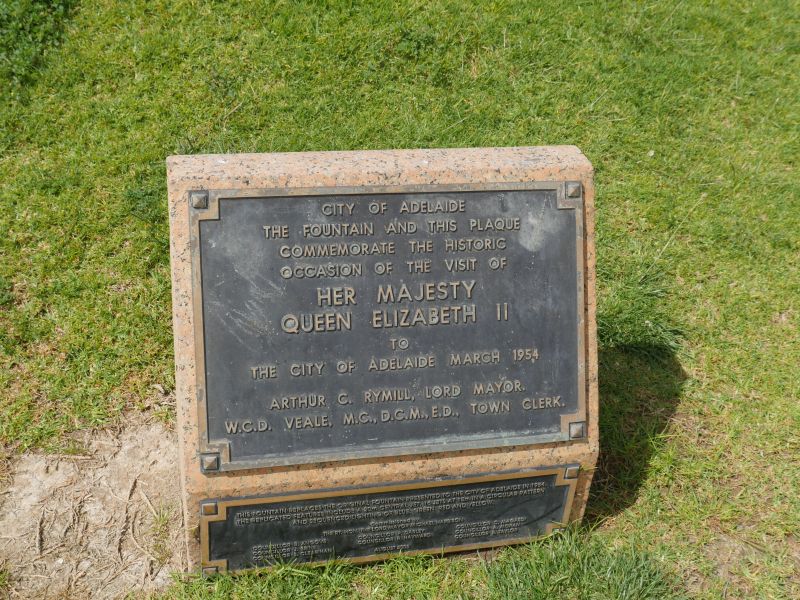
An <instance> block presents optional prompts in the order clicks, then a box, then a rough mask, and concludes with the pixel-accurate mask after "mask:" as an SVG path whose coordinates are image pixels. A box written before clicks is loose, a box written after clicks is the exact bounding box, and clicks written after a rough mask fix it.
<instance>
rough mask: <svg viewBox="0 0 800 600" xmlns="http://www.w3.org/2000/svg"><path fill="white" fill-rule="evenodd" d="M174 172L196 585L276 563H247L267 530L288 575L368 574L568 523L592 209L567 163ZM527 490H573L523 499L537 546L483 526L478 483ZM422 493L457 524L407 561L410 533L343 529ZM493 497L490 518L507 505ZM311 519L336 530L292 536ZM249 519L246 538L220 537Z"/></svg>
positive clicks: (384, 160) (522, 160)
mask: <svg viewBox="0 0 800 600" xmlns="http://www.w3.org/2000/svg"><path fill="white" fill-rule="evenodd" d="M167 162H168V180H169V196H170V197H169V199H170V223H171V251H172V273H173V311H174V314H173V317H174V328H175V354H176V368H177V378H176V385H177V404H178V421H179V436H180V445H181V461H180V463H181V480H182V487H183V490H184V503H185V504H184V510H185V520H186V523H187V527H188V530H187V544H188V550H189V552H188V555H189V557H190V559H191V560H192V561H193V564H194V565H197V563H198V562H201V563H202V565H203V566H204V567H206V568H207V569H214V568H221V569H224V568H227V567H228V566H230V568H241V567H244V566H247V565H248V564H251V563H258V564H260V563H266V562H269V560H268V557H266V555H264V553H263V552H260V551H259V550H257V548H256V546H258V547H261V546H263V543H262V544H259V543H257V542H258V539H262V542H264V543H266V542H270V541H271V542H272V543H274V542H275V541H276V539H271V540H266V539H263V538H265V537H266V538H269V535H270V534H269V533H268V532H270V531H272V532H273V533H274V531H275V529H274V527H275V526H277V525H278V524H280V525H281V527H284V529H282V531H283V532H284V533H283V534H282V535H284V536H288V537H293V536H294V537H297V539H294V540H292V539H286V540H284V542H287V543H289V542H295V543H294V545H292V544H288V545H286V546H284V551H283V552H282V553H281V552H279V553H278V555H279V556H281V557H283V558H299V559H302V560H320V559H322V558H323V557H322V554H323V553H324V552H327V551H330V550H333V551H335V552H336V553H337V554H339V555H342V556H345V557H349V558H351V559H354V560H363V559H369V558H374V557H375V556H378V555H383V554H387V553H392V552H397V551H424V550H435V549H438V548H440V547H441V546H442V545H445V546H447V547H452V548H453V549H459V548H467V547H469V548H472V547H481V546H488V545H498V544H504V543H513V542H515V541H519V540H520V539H525V538H529V537H531V536H534V535H538V534H540V533H543V532H545V531H547V530H549V529H550V528H551V527H552V526H554V525H555V524H556V523H557V522H560V521H562V520H563V521H566V520H572V519H576V518H580V516H581V515H582V512H583V509H584V506H585V502H586V495H587V492H588V486H589V482H590V480H591V473H592V469H593V468H594V464H595V461H596V457H597V449H598V441H597V440H598V435H597V388H596V377H597V363H596V350H595V346H596V341H595V327H594V299H595V296H594V244H593V235H594V229H593V197H594V188H593V182H592V171H591V166H590V164H589V162H588V161H587V160H586V158H585V157H584V156H583V155H582V154H581V153H580V151H579V150H578V149H577V148H574V147H571V146H565V147H546V148H497V149H458V150H414V151H379V152H318V153H298V154H265V155H225V156H188V157H187V156H176V157H170V158H169V159H168V161H167ZM499 240H502V244H500V243H499ZM331 253H333V254H331ZM389 263H391V265H392V267H391V268H392V271H391V272H387V271H388V267H387V265H388V264H389ZM343 270H344V271H343ZM431 363H433V364H431ZM292 369H295V371H293V370H292ZM543 473H547V474H548V475H547V476H546V477H545V476H544V475H542V474H543ZM520 477H523V478H528V479H526V481H528V480H530V481H534V479H535V478H536V477H538V478H539V479H536V481H540V480H541V481H543V480H544V479H542V478H543V477H545V478H547V477H549V478H550V479H548V481H550V480H552V481H550V483H549V484H548V485H556V484H555V482H556V480H557V481H558V482H560V487H558V488H552V490H557V489H558V490H560V489H563V490H565V491H564V494H566V495H564V494H561V492H558V494H556V495H555V496H547V497H548V498H550V500H548V502H551V503H552V499H553V498H555V497H556V496H557V497H559V498H562V500H563V501H562V502H561V505H560V506H558V507H555V508H554V507H553V506H551V505H550V504H547V503H546V502H545V503H544V504H542V502H544V500H543V498H544V497H545V496H541V497H539V496H536V497H534V495H532V496H531V497H530V499H529V500H530V502H529V507H530V508H531V510H534V511H535V508H536V506H544V507H547V510H546V511H545V512H544V513H542V514H540V515H539V517H540V518H545V519H546V518H549V517H547V515H552V519H551V520H550V522H549V525H547V526H543V527H540V526H538V525H537V526H525V527H516V528H515V527H514V524H513V523H511V524H509V523H510V521H509V523H504V524H501V523H499V522H498V521H497V519H493V518H487V520H486V521H482V520H481V519H480V518H478V517H479V515H480V513H481V510H480V503H478V504H475V502H478V501H477V500H476V498H478V496H476V495H475V494H478V495H479V491H480V489H483V488H481V487H480V485H483V484H478V483H474V482H475V481H478V480H481V481H483V480H485V479H486V478H490V479H492V481H493V482H496V483H492V484H491V486H490V487H492V486H497V487H499V488H500V489H502V490H504V491H503V492H502V494H511V495H512V496H513V494H515V493H517V492H515V491H514V490H519V489H522V488H519V487H513V481H514V480H515V479H518V478H520ZM531 478H533V479H531ZM553 478H555V479H553ZM465 482H473V483H465ZM470 485H473V486H478V487H475V488H474V489H473V488H470V487H469V486H470ZM538 485H539V484H537V486H538ZM398 486H400V487H402V490H401V491H398ZM430 486H433V488H432V489H435V490H438V491H436V492H433V491H426V492H425V493H426V494H429V495H428V496H423V497H424V498H430V497H434V496H430V494H434V495H435V494H438V496H436V497H442V498H450V495H452V494H455V496H453V498H456V499H458V498H461V495H460V494H462V495H463V494H466V496H465V498H468V501H467V500H464V499H463V498H462V500H461V501H458V502H455V504H456V505H457V506H454V507H453V509H452V511H450V513H451V514H452V518H454V519H458V518H459V515H460V517H461V518H462V520H463V522H460V523H458V524H457V523H455V521H453V522H449V521H448V517H447V516H446V514H445V512H437V513H436V514H435V515H433V516H432V515H430V514H428V515H425V514H421V515H420V516H419V521H418V522H417V524H416V525H417V529H418V530H419V531H420V537H419V541H418V542H415V543H409V544H408V545H403V544H400V543H397V539H398V538H397V532H399V531H401V529H402V528H407V527H408V526H409V522H410V521H408V519H412V520H413V519H414V518H416V517H414V516H413V515H405V517H403V518H405V519H406V520H405V521H404V520H403V518H401V516H399V515H398V516H397V517H396V518H395V519H394V521H393V523H394V524H391V523H390V524H389V525H384V526H382V528H381V527H378V529H381V531H380V532H378V531H377V529H376V530H374V531H373V529H375V527H376V526H375V525H374V524H373V523H372V522H371V521H369V519H367V521H364V516H363V514H360V515H358V519H361V520H359V521H358V523H356V522H354V521H353V519H355V518H356V515H355V513H354V514H353V515H350V516H348V515H349V513H347V510H349V509H348V508H347V507H352V506H361V505H362V504H364V503H366V504H365V505H368V506H382V505H383V504H384V503H387V502H388V503H390V504H391V503H395V504H396V505H397V506H400V505H401V504H402V503H403V502H407V501H408V498H410V497H412V496H415V495H419V494H422V493H423V492H421V491H420V490H423V489H427V488H428V487H430ZM464 486H466V487H464ZM470 489H473V491H457V490H470ZM488 489H489V488H487V490H488ZM531 489H533V488H531ZM536 489H537V494H539V490H538V488H536ZM548 489H550V488H548ZM454 490H456V491H454ZM475 490H478V491H475ZM480 493H483V492H480ZM526 493H527V492H526ZM541 493H542V494H544V492H541ZM547 493H548V494H552V493H555V492H552V491H551V492H547ZM397 494H400V496H398V495H397ZM486 494H489V492H486ZM491 494H493V496H492V497H493V498H494V500H492V501H493V502H494V501H496V502H498V503H499V504H498V505H497V507H496V508H497V510H498V511H501V510H502V506H503V505H502V503H503V502H504V501H505V500H503V498H506V496H503V495H502V494H500V495H498V494H499V493H498V492H491ZM491 494H490V495H491ZM559 494H561V495H559ZM339 497H346V498H348V499H349V500H348V502H349V503H350V504H345V503H343V501H341V500H333V499H332V498H334V499H335V498H339ZM487 497H489V496H487ZM537 498H538V499H537ZM332 503H333V504H332ZM537 503H539V504H537ZM317 505H319V506H320V507H321V508H318V509H316V508H314V509H313V510H314V511H316V512H315V514H317V515H318V516H317V517H316V518H317V519H318V520H322V521H325V522H328V523H329V524H330V528H328V529H325V528H324V527H322V528H317V529H315V528H314V527H316V525H314V524H311V525H313V527H311V529H309V528H308V527H309V524H308V523H306V522H304V520H303V519H299V518H296V516H297V515H298V514H300V513H301V512H308V511H309V510H312V508H313V507H314V506H317ZM242 506H245V507H246V508H247V511H248V512H247V514H249V515H261V517H259V518H260V519H261V520H260V521H258V522H257V523H255V524H254V523H253V522H252V521H251V520H247V519H245V521H242V517H241V516H237V517H236V518H237V519H239V521H237V522H236V523H233V522H232V521H230V520H229V519H228V516H227V514H228V511H229V510H231V511H233V513H231V514H232V515H233V514H234V513H236V514H237V515H240V514H241V511H242V510H244V509H241V508H240V507H242ZM459 506H460V508H459ZM486 506H489V504H486ZM232 507H239V508H232ZM276 507H280V508H281V511H282V514H283V515H284V516H283V517H280V518H279V517H277V516H276V515H278V514H279V513H280V512H281V511H278V512H276ZM336 507H338V508H336ZM342 511H344V512H342ZM487 511H488V513H489V514H491V510H489V509H487ZM422 512H424V511H422ZM334 513H335V514H336V515H338V516H335V517H323V516H322V515H325V514H334ZM287 514H288V515H291V514H294V515H295V517H291V518H290V517H287V516H285V515H287ZM381 514H382V513H381ZM531 514H533V513H530V514H529V515H528V517H529V520H530V519H533V517H531ZM265 515H266V516H265ZM543 515H544V516H543ZM376 518H377V517H376ZM382 518H383V519H384V521H386V520H387V518H388V516H387V515H385V514H383V516H382ZM520 518H521V517H520ZM226 519H228V520H226ZM248 519H249V517H248ZM287 519H288V520H287ZM326 519H327V521H326ZM358 519H357V520H358ZM431 519H432V520H431ZM391 520H392V519H389V521H391ZM512 520H513V519H512ZM533 520H534V521H535V520H536V519H533ZM229 521H230V522H229ZM531 522H532V521H531ZM537 522H538V521H537ZM226 523H227V525H226V527H227V529H225V528H224V527H223V525H225V524H226ZM520 523H522V521H520ZM220 527H223V529H220ZM265 527H266V529H264V528H265ZM526 527H527V528H526ZM259 528H260V529H259ZM201 530H202V536H200V533H201ZM215 532H217V533H215ZM220 532H221V533H220ZM337 532H339V533H338V537H337ZM342 532H344V533H342ZM393 532H394V533H393ZM312 533H313V534H314V535H311V534H312ZM237 535H241V536H242V540H245V539H246V540H249V542H247V544H245V545H248V544H249V546H248V549H247V550H245V551H242V552H239V551H238V550H237V552H239V554H236V553H233V554H231V555H230V557H229V558H230V560H231V564H230V565H228V564H227V561H226V559H225V558H221V555H215V554H214V553H215V552H216V551H217V550H215V549H214V548H224V547H225V544H226V543H230V539H231V536H234V537H236V536H237ZM304 535H305V536H307V537H308V536H311V537H313V538H314V539H316V540H321V539H323V538H324V539H326V540H327V541H325V542H319V541H318V542H315V543H317V546H314V547H312V546H309V545H308V543H305V545H303V543H302V539H301V538H302V537H303V536H304ZM326 535H327V536H328V537H327V538H326V537H325V536H326ZM214 536H222V537H214ZM342 536H343V537H342ZM201 537H202V544H201ZM279 537H280V536H279ZM209 540H210V541H211V543H209ZM225 540H227V541H225ZM359 540H360V541H359ZM381 540H383V541H384V542H385V543H383V542H381ZM362 542H363V543H362ZM428 542H429V543H428ZM215 544H216V546H215ZM220 544H222V545H220ZM426 544H427V545H426ZM201 545H202V546H203V548H202V552H201ZM240 550H241V548H240ZM248 552H249V554H248ZM223 554H225V552H223ZM234 554H235V556H234ZM248 557H249V558H248ZM248 561H249V562H248Z"/></svg>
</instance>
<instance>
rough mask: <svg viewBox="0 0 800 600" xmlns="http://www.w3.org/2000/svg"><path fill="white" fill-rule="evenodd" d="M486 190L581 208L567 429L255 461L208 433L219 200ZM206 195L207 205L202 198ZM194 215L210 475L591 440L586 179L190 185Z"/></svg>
mask: <svg viewBox="0 0 800 600" xmlns="http://www.w3.org/2000/svg"><path fill="white" fill-rule="evenodd" d="M576 184H577V186H578V188H577V189H578V194H577V195H576V194H574V192H573V193H570V188H571V189H573V190H574V189H575V187H574V186H575V185H576ZM483 191H494V192H503V191H509V192H511V191H515V192H516V191H555V192H556V199H557V200H556V207H557V209H559V210H570V209H571V210H574V215H575V243H576V253H575V254H576V279H577V282H576V283H577V306H576V307H575V310H576V315H577V325H578V331H577V334H578V344H577V350H578V351H577V367H578V374H577V381H578V407H577V410H576V411H575V412H572V413H566V414H563V415H561V425H560V431H559V432H557V433H547V434H538V435H516V436H503V435H502V434H500V435H498V434H489V435H486V434H483V435H480V434H479V435H470V436H468V437H467V436H465V437H464V439H463V440H458V441H449V440H448V441H445V440H443V439H442V438H430V439H428V440H427V441H426V443H424V444H413V443H412V444H406V445H401V444H398V443H397V442H393V444H395V445H384V446H380V447H375V448H371V449H367V450H358V449H355V450H337V451H336V452H326V451H325V450H322V449H321V450H316V451H310V452H303V453H299V454H293V455H290V456H271V457H261V458H255V459H247V460H235V461H231V452H230V443H229V442H228V440H227V439H225V438H217V439H213V440H212V439H210V438H209V431H208V416H207V397H206V385H205V381H206V352H205V332H204V326H203V302H202V267H201V260H200V222H201V221H214V220H219V219H220V215H219V201H220V200H222V199H225V200H237V199H238V200H240V199H259V198H277V197H308V196H355V195H358V196H361V195H380V194H386V195H392V194H425V193H437V192H439V193H454V192H455V193H457V192H483ZM199 194H202V196H203V200H204V201H203V202H201V203H197V202H195V201H194V198H195V197H197V196H198V195H199ZM186 202H187V203H188V209H189V210H188V215H189V248H190V252H189V254H190V262H191V282H192V285H191V295H192V297H191V306H192V311H193V315H194V318H193V323H194V339H195V395H196V397H195V401H196V402H197V419H198V423H197V427H198V442H199V444H198V446H199V447H198V453H199V455H200V466H201V471H202V472H203V473H204V474H205V475H213V474H215V473H235V472H241V471H248V470H253V469H259V468H271V467H292V466H301V465H309V464H320V463H347V462H350V461H357V460H362V459H371V458H389V457H396V456H415V455H429V456H430V455H442V456H447V455H452V454H453V453H457V452H459V451H463V450H488V449H498V448H507V447H512V446H514V447H520V448H525V447H530V448H533V447H537V446H541V445H543V444H550V443H559V442H561V443H569V442H580V441H584V440H585V439H586V435H587V427H586V422H587V419H588V413H587V406H586V398H587V395H588V394H589V385H590V382H589V381H588V378H587V372H586V366H587V364H588V363H589V361H590V356H589V354H588V348H587V346H586V338H587V334H588V332H587V330H586V328H587V322H586V318H585V316H586V281H585V276H584V274H585V269H586V262H587V257H586V247H585V219H586V210H585V205H584V190H583V186H582V184H581V182H578V181H574V180H548V181H523V182H508V181H505V182H502V181H500V182H482V183H464V184H435V183H432V184H410V185H363V186H319V187H297V188H288V187H275V188H227V189H222V188H221V189H207V190H199V189H198V190H194V189H192V190H188V191H187V192H186Z"/></svg>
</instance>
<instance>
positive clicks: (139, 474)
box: [0, 423, 186, 598]
mask: <svg viewBox="0 0 800 600" xmlns="http://www.w3.org/2000/svg"><path fill="white" fill-rule="evenodd" d="M75 447H76V448H80V449H81V453H80V454H75V455H72V454H71V455H50V454H40V453H29V454H24V455H22V456H19V457H16V458H13V459H11V461H10V464H9V465H8V475H7V477H6V480H5V481H0V564H2V565H3V567H4V569H5V570H6V571H7V573H8V581H7V586H8V587H7V589H6V590H5V593H6V594H8V596H9V597H10V598H120V597H124V596H126V595H128V594H130V593H131V592H133V593H137V592H138V593H142V592H143V593H147V592H150V591H154V590H156V589H159V588H162V587H164V586H166V585H168V584H169V583H170V582H171V578H170V573H172V572H175V571H181V570H183V569H184V567H185V564H186V556H185V550H184V544H183V538H182V531H181V530H182V522H181V507H180V489H179V484H178V482H179V477H178V463H177V458H178V457H177V454H178V452H177V440H176V436H175V433H174V432H171V431H169V430H167V429H166V428H165V427H164V426H163V425H162V424H160V423H136V424H132V425H129V426H127V427H126V428H124V429H123V430H122V431H120V432H109V431H105V432H100V433H95V434H91V435H89V434H83V435H81V436H77V437H76V438H75ZM2 595H3V590H0V597H1V596H2Z"/></svg>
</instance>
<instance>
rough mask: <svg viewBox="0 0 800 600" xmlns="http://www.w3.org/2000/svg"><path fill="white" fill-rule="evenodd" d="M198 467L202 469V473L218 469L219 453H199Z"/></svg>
mask: <svg viewBox="0 0 800 600" xmlns="http://www.w3.org/2000/svg"><path fill="white" fill-rule="evenodd" d="M200 468H201V469H203V472H204V473H206V472H208V471H219V453H217V452H215V453H214V454H201V455H200Z"/></svg>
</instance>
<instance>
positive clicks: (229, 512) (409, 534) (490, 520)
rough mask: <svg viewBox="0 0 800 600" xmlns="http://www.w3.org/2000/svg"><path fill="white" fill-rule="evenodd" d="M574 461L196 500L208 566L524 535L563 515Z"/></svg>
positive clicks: (363, 557) (469, 545)
mask: <svg viewBox="0 0 800 600" xmlns="http://www.w3.org/2000/svg"><path fill="white" fill-rule="evenodd" d="M565 474H575V475H576V474H577V465H567V466H562V467H558V468H553V469H543V470H539V471H528V472H523V473H505V474H498V475H491V476H484V477H472V478H466V479H453V480H447V481H438V482H428V483H420V482H417V483H411V484H406V485H393V486H387V487H382V488H367V489H359V490H342V491H337V492H328V493H327V494H307V495H300V496H294V497H289V498H287V497H273V498H255V499H228V500H210V501H207V502H204V503H203V504H202V505H201V507H200V513H201V522H200V543H201V549H202V564H203V567H204V569H205V572H207V573H208V572H209V571H208V569H215V570H220V571H224V570H226V569H227V570H240V569H246V568H250V567H257V566H263V565H269V564H273V563H275V562H277V561H296V562H303V563H308V562H318V561H325V560H330V559H333V558H339V559H347V560H352V561H355V562H363V561H367V560H377V559H381V558H384V557H386V556H388V555H391V554H396V553H401V552H402V553H404V554H405V553H420V552H426V553H437V552H443V551H444V552H452V551H461V550H470V549H475V548H484V547H492V546H501V545H507V544H514V543H520V542H524V541H527V540H530V539H531V538H534V537H537V536H540V535H543V534H546V533H549V532H550V531H551V530H552V529H553V528H554V527H557V526H559V525H561V524H564V523H566V522H567V521H568V520H569V507H570V506H571V504H572V499H573V496H574V493H575V482H576V481H577V479H574V478H572V479H567V478H565V477H564V475H565Z"/></svg>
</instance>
